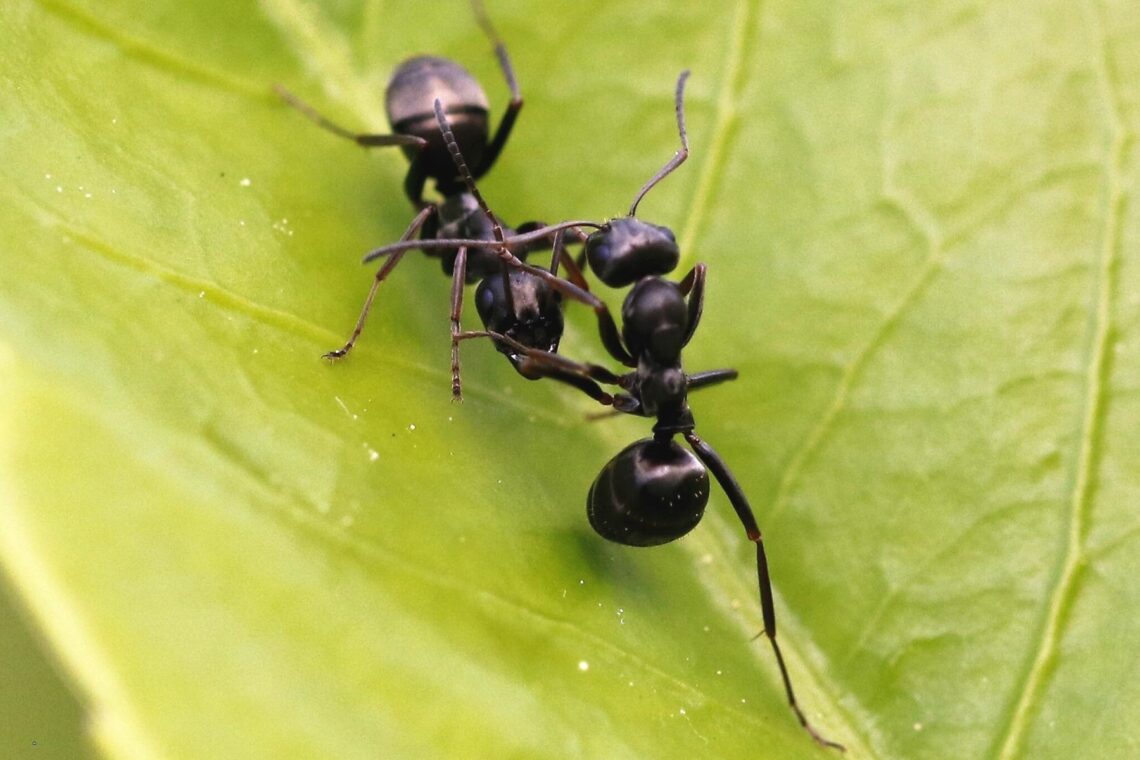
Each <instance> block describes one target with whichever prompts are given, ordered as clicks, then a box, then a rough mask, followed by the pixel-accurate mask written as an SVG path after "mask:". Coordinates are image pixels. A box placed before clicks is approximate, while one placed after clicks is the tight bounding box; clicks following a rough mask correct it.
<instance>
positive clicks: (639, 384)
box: [452, 72, 843, 750]
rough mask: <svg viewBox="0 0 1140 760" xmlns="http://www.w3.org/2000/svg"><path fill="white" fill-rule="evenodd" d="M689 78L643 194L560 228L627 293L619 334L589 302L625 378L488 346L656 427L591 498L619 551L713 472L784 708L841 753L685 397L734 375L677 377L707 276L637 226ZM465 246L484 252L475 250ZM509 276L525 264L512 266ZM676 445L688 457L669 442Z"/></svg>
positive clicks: (726, 473)
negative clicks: (786, 646) (790, 656)
mask: <svg viewBox="0 0 1140 760" xmlns="http://www.w3.org/2000/svg"><path fill="white" fill-rule="evenodd" d="M687 74H688V72H684V73H682V75H681V77H680V78H679V80H678V82H677V94H676V105H677V127H678V131H679V133H680V137H681V149H680V150H678V151H677V153H676V154H675V155H674V156H673V158H672V159H671V160H670V161H669V162H668V163H667V164H666V165H665V166H664V167H663V168H662V169H661V170H660V171H659V172H658V173H657V174H656V175H654V177H653V178H652V179H650V181H649V182H647V183H646V184H645V186H644V187H642V189H641V191H640V192H639V193H638V194H637V196H636V197H635V199H634V202H633V204H632V205H631V206H630V211H629V214H628V216H626V217H622V218H620V219H616V220H612V221H610V222H608V223H606V224H602V225H588V224H584V223H581V222H573V223H566V224H573V225H575V226H578V227H591V226H592V227H595V228H596V229H595V231H594V232H593V233H591V234H590V235H589V237H588V238H587V240H586V255H587V260H588V261H589V264H590V268H591V270H592V271H593V273H594V274H595V275H596V276H597V277H598V279H600V280H601V281H602V282H604V283H605V284H607V285H609V286H611V287H615V288H616V287H626V286H630V285H632V288H631V289H630V291H629V293H628V294H627V296H626V298H625V301H624V302H623V304H622V310H621V316H622V327H621V330H620V333H619V331H618V329H617V326H616V324H615V323H614V321H613V319H612V318H611V317H610V315H609V312H608V310H607V309H606V308H605V306H604V304H601V302H600V301H598V302H597V303H596V305H595V311H596V312H597V314H598V323H599V330H600V332H601V337H602V342H603V344H604V345H605V347H606V349H607V350H608V351H609V353H610V354H611V355H612V356H613V357H614V358H615V359H617V360H618V361H619V362H621V363H622V364H624V365H626V366H627V367H629V368H631V371H629V372H627V373H625V374H621V375H618V374H614V373H612V372H610V371H609V370H608V369H606V368H605V367H602V366H600V365H596V364H587V363H580V362H576V361H573V360H571V359H569V358H567V357H564V356H561V355H558V354H555V353H552V352H545V351H539V350H535V349H533V348H532V347H528V346H525V345H521V344H517V343H516V342H515V341H513V339H512V338H510V337H509V336H506V335H502V334H492V335H491V337H492V338H493V339H494V340H496V342H498V343H506V344H508V345H511V344H514V345H513V347H514V349H515V350H516V352H517V353H518V355H519V356H520V357H521V360H520V361H519V371H520V372H522V373H523V374H527V375H531V376H542V377H551V378H554V379H556V380H560V381H562V382H565V383H568V384H570V385H572V386H574V387H576V388H578V389H579V390H581V391H583V392H584V393H586V394H588V395H589V396H590V397H591V398H593V399H595V400H596V401H598V402H600V403H601V404H603V405H606V406H608V407H610V408H612V409H614V410H616V411H618V412H622V413H626V414H632V415H638V416H642V417H650V418H654V420H655V424H654V426H653V435H652V437H649V438H644V439H641V440H639V441H636V442H634V443H632V444H630V445H629V446H627V447H626V448H624V449H623V450H622V451H621V452H619V453H618V454H617V456H615V457H614V458H613V459H611V460H610V461H609V462H608V463H607V464H606V465H605V466H604V467H603V468H602V470H601V472H600V474H599V475H598V476H597V478H596V479H595V480H594V483H593V485H592V486H591V487H590V491H589V495H588V496H587V499H586V510H587V516H588V518H589V521H590V525H591V526H593V528H594V529H595V530H596V531H597V532H598V533H599V534H600V535H602V536H603V537H604V538H607V539H609V540H611V541H615V542H617V543H620V544H624V545H628V546H653V545H657V544H663V543H668V542H670V541H673V540H675V539H677V538H680V537H681V536H683V535H685V534H686V533H688V532H689V531H691V530H692V529H693V528H694V527H696V525H697V523H699V522H700V520H701V517H702V516H703V514H704V510H705V506H706V504H707V503H708V499H709V493H710V490H711V485H710V478H709V473H710V472H711V474H712V477H713V478H715V479H716V481H717V482H718V483H719V484H720V486H721V488H723V489H724V491H725V493H726V494H727V496H728V499H729V501H730V503H731V504H732V506H733V509H734V510H735V512H736V515H737V517H738V519H739V520H740V522H741V524H742V525H743V527H744V532H745V534H746V535H747V537H748V540H749V541H751V542H752V543H753V544H754V545H755V548H756V573H757V578H758V581H759V590H760V606H761V612H762V617H763V621H764V634H765V635H766V637H767V638H768V641H769V642H770V643H771V646H772V650H773V652H774V653H775V657H776V663H777V665H778V666H779V670H780V676H781V678H782V680H783V685H784V691H785V694H786V696H787V700H788V704H789V706H790V707H791V709H792V710H793V712H794V713H795V715H796V718H797V719H798V720H799V722H800V725H802V726H803V727H804V729H806V730H807V732H808V733H809V734H810V735H811V737H812V738H813V739H814V740H815V741H816V742H818V743H819V744H821V745H823V746H826V747H831V748H834V749H839V750H842V749H843V747H842V745H840V744H838V743H836V742H833V741H831V740H829V739H827V738H826V737H824V736H823V735H822V734H821V733H819V732H818V731H817V730H816V729H815V727H814V726H813V725H812V724H811V723H810V722H809V721H808V719H807V716H806V715H805V714H804V712H803V711H802V710H801V709H800V706H799V704H798V702H797V701H796V696H795V692H794V690H793V689H792V682H791V677H790V676H789V674H788V670H787V667H786V665H785V663H784V657H783V654H782V653H781V651H780V647H779V644H778V643H777V641H776V611H775V605H774V602H773V595H772V584H771V580H770V578H769V572H768V560H767V555H766V554H765V550H764V543H763V540H762V538H761V534H760V527H759V525H758V524H757V522H756V518H755V516H754V515H753V512H752V508H751V506H750V505H749V503H748V499H747V497H746V496H745V495H744V491H743V489H741V487H740V484H739V483H738V482H737V481H736V478H735V477H733V475H732V473H731V472H730V470H729V469H728V465H727V464H726V463H725V462H724V460H723V459H722V458H721V456H720V455H719V454H718V453H717V452H716V451H715V450H714V449H713V448H712V447H711V446H710V445H709V444H708V443H706V442H705V441H704V440H702V439H701V438H700V437H698V436H697V434H696V422H695V420H694V418H693V414H692V411H691V409H690V408H689V402H688V394H689V391H691V390H696V389H698V388H701V387H705V386H708V385H712V384H715V383H719V382H724V381H726V380H732V379H734V378H735V377H736V376H737V373H736V371H735V370H732V369H720V370H711V371H708V372H700V373H695V374H692V375H690V374H686V373H685V371H684V368H683V366H682V362H681V354H682V351H683V349H684V348H685V346H686V345H687V344H688V343H689V341H690V340H691V339H692V337H693V334H694V332H695V331H696V329H697V325H698V324H699V322H700V318H701V312H702V309H703V305H704V283H705V271H706V270H705V266H704V265H703V264H697V265H695V266H694V267H693V268H692V269H691V270H690V271H689V273H688V274H686V275H685V277H684V278H682V279H681V281H680V282H673V281H671V280H668V279H665V278H664V277H663V276H662V275H665V274H668V273H669V272H671V271H673V270H674V269H675V268H676V266H677V264H678V262H679V260H680V251H679V249H678V246H677V243H676V240H675V238H674V236H673V233H672V231H670V230H669V229H668V228H666V227H661V226H657V225H653V224H649V223H647V222H643V221H641V220H639V219H637V218H636V216H635V214H636V211H637V205H638V203H639V202H640V200H641V199H642V198H643V197H644V195H645V193H646V192H647V191H648V190H649V189H650V188H652V187H653V186H654V185H655V184H656V183H657V182H658V181H660V180H661V179H663V178H664V177H665V176H667V175H668V174H669V173H670V172H672V171H673V170H674V169H676V168H677V167H678V166H680V164H681V163H682V162H684V160H685V158H686V157H687V155H688V143H687V138H686V134H685V122H684V110H683V94H684V84H685V79H686V76H687ZM563 226H564V225H556V226H554V227H551V228H547V229H546V230H542V229H539V230H535V231H533V232H531V233H528V234H526V235H516V236H514V238H506V239H505V240H504V245H503V246H500V248H499V251H500V256H503V257H504V258H506V256H507V255H508V254H505V253H503V251H505V246H509V245H520V244H524V243H526V242H527V241H528V240H530V239H532V238H536V237H537V236H539V235H541V234H543V233H544V232H549V231H550V230H558V229H559V228H561V227H563ZM452 242H460V241H452ZM471 244H473V245H485V243H478V242H477V241H475V242H472V243H471ZM513 266H520V267H521V266H526V265H525V264H521V262H520V263H519V264H517V265H513ZM551 285H552V286H555V285H554V283H551ZM561 287H562V292H565V293H569V294H570V295H572V296H574V297H575V298H578V300H585V301H586V302H588V303H591V301H589V300H587V299H586V298H584V297H582V295H581V294H578V293H576V292H574V291H573V289H572V287H566V285H565V284H564V285H563V286H561ZM587 296H588V297H589V298H594V296H592V295H589V294H587ZM484 334H485V333H484ZM471 335H475V334H471ZM604 385H612V386H616V387H617V389H618V390H617V391H615V392H613V393H611V392H610V391H607V390H605V389H604V388H603V386H604ZM678 436H680V437H681V438H682V439H683V440H684V441H685V442H686V443H687V444H688V445H689V449H691V451H690V450H688V449H685V448H684V447H682V446H681V445H679V444H678V443H677V441H676V438H677V437H678Z"/></svg>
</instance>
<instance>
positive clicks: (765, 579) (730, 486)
mask: <svg viewBox="0 0 1140 760" xmlns="http://www.w3.org/2000/svg"><path fill="white" fill-rule="evenodd" d="M684 435H685V440H686V441H688V442H689V446H691V447H692V449H693V452H694V453H696V455H697V457H698V458H700V460H701V461H702V462H704V464H705V466H706V467H708V468H709V470H710V471H711V472H712V474H713V475H714V476H715V477H716V480H717V482H718V483H720V486H721V488H723V489H724V492H725V493H726V494H728V500H729V501H730V502H732V507H733V509H735V510H736V516H737V517H739V518H740V522H741V523H743V525H744V531H745V533H747V534H748V540H749V541H751V542H752V543H754V544H756V575H757V578H758V579H759V582H760V610H761V612H762V613H763V617H764V635H765V636H767V637H768V641H769V642H770V643H771V644H772V651H773V652H775V653H776V664H777V665H779V666H780V677H781V678H782V679H783V680H784V692H785V694H787V697H788V705H789V706H791V708H792V712H794V713H795V714H796V718H798V719H799V722H800V725H801V726H803V727H804V729H805V730H806V731H807V732H808V733H809V734H811V738H813V739H815V741H816V743H818V744H820V745H822V746H824V747H831V748H832V749H838V750H840V751H843V750H844V747H843V745H842V744H838V743H836V742H833V741H831V740H830V739H827V738H826V737H824V736H823V735H822V734H821V733H819V732H818V731H816V730H815V728H814V727H813V726H812V725H811V723H809V722H808V719H807V716H805V715H804V713H803V711H802V710H801V709H800V706H799V704H797V703H796V694H795V692H794V691H792V679H791V678H790V677H789V676H788V668H787V666H786V665H784V655H783V654H781V652H780V645H779V644H777V643H776V607H775V605H774V603H773V601H772V580H771V578H770V577H769V575H768V557H767V556H766V555H765V553H764V541H763V539H762V538H761V537H760V526H759V525H757V524H756V518H755V517H754V516H753V514H752V507H750V506H749V504H748V499H747V497H745V495H744V491H743V490H741V488H740V484H739V483H737V482H736V478H734V477H733V476H732V473H731V472H729V470H728V466H727V465H726V464H725V463H724V460H723V459H721V458H720V455H719V454H717V453H716V451H714V450H713V448H712V446H709V445H708V444H707V443H705V442H704V441H702V440H701V439H700V438H698V437H697V435H696V433H693V432H691V431H690V432H688V433H685V434H684Z"/></svg>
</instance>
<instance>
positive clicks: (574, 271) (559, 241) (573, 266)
mask: <svg viewBox="0 0 1140 760" xmlns="http://www.w3.org/2000/svg"><path fill="white" fill-rule="evenodd" d="M544 227H546V225H545V224H543V223H542V222H524V223H523V224H520V225H519V226H518V228H517V229H516V230H515V234H517V235H522V234H526V233H528V232H533V231H534V230H540V229H543V228H544ZM566 232H567V230H564V229H558V230H555V231H554V234H553V236H552V238H551V242H550V248H551V250H552V251H553V252H554V253H553V255H552V256H551V258H550V269H549V272H550V273H551V274H552V275H555V276H557V275H558V265H559V264H560V263H561V264H562V268H563V269H565V270H566V279H568V280H569V281H570V282H572V283H574V284H575V285H577V286H578V287H579V288H581V289H582V290H589V289H590V284H589V283H588V282H586V278H585V276H583V274H582V267H581V266H579V265H578V263H577V262H575V261H574V259H573V258H571V257H570V253H569V252H568V251H567V250H566V245H565V242H564V238H565V234H566ZM569 232H570V233H571V235H573V236H574V237H575V238H577V242H579V243H581V242H583V241H585V239H586V235H585V234H584V233H583V232H582V231H581V230H579V229H574V228H571V229H570V230H569ZM526 250H527V252H528V253H529V252H530V251H531V250H541V249H540V248H539V247H538V246H534V247H532V246H527V247H526Z"/></svg>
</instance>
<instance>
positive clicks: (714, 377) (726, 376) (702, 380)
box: [685, 369, 739, 391]
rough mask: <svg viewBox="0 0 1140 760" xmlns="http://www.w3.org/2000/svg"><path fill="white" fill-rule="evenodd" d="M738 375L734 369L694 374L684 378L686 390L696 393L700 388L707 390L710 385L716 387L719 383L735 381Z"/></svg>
mask: <svg viewBox="0 0 1140 760" xmlns="http://www.w3.org/2000/svg"><path fill="white" fill-rule="evenodd" d="M738 376H739V373H738V372H737V371H736V370H734V369H710V370H705V371H704V372H694V373H693V374H691V375H687V376H686V377H685V381H686V383H687V388H688V390H691V391H696V390H700V389H701V388H707V387H709V386H710V385H717V384H719V383H723V382H727V381H729V380H735V379H736V378H737V377H738Z"/></svg>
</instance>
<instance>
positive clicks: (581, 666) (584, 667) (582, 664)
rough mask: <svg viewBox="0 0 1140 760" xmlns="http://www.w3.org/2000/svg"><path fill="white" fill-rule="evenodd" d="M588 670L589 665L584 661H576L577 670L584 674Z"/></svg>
mask: <svg viewBox="0 0 1140 760" xmlns="http://www.w3.org/2000/svg"><path fill="white" fill-rule="evenodd" d="M589 669H590V663H588V662H586V661H585V660H578V670H580V671H582V672H583V673H585V672H586V671H587V670H589Z"/></svg>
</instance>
